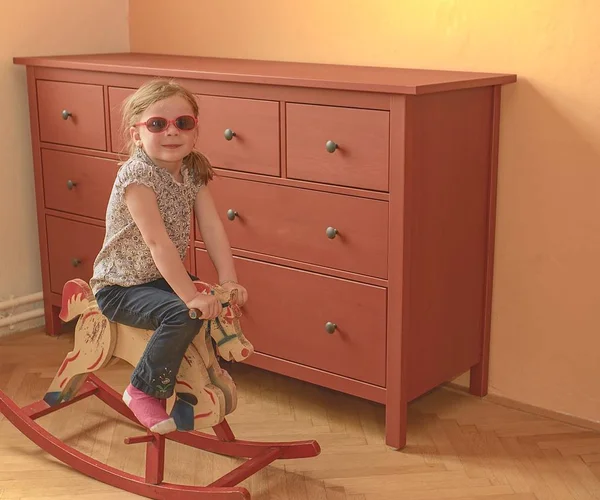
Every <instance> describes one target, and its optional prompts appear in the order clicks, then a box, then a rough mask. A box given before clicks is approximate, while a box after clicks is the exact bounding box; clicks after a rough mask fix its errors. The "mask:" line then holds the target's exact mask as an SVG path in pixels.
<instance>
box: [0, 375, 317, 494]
mask: <svg viewBox="0 0 600 500" xmlns="http://www.w3.org/2000/svg"><path fill="white" fill-rule="evenodd" d="M89 396H96V397H98V398H100V399H101V400H102V401H104V402H105V403H106V404H108V405H109V406H110V407H112V408H113V409H114V410H116V411H117V412H119V413H120V414H122V415H123V416H125V417H127V418H129V419H131V420H132V421H133V422H136V423H138V422H137V420H136V419H135V417H134V416H133V414H132V413H131V411H130V410H129V408H127V406H126V405H125V403H123V401H122V400H121V398H120V396H119V394H118V393H117V392H116V391H114V390H113V389H112V388H111V387H109V386H108V385H106V384H105V383H104V382H102V381H101V380H100V379H99V378H98V377H96V376H95V375H93V374H90V375H89V376H88V379H87V380H86V382H85V383H84V384H83V386H82V387H81V389H80V390H79V392H78V394H77V396H75V397H74V398H72V399H71V400H69V401H68V402H66V403H61V404H58V405H56V406H49V405H48V404H47V403H46V402H45V401H43V400H40V401H37V402H35V403H33V404H30V405H28V406H24V407H22V408H21V407H19V406H18V405H17V404H15V403H14V402H13V401H12V399H11V398H9V397H8V396H7V395H6V394H5V393H4V392H2V391H0V412H2V413H3V414H4V415H5V416H6V418H7V419H8V420H9V421H10V422H11V423H12V424H13V425H14V426H15V427H16V428H17V429H18V430H20V431H21V432H22V433H23V434H24V435H25V436H27V437H28V438H29V439H30V440H31V441H33V442H34V443H35V444H36V445H38V446H39V447H40V448H42V449H43V450H44V451H46V452H47V453H49V454H50V455H52V456H54V457H55V458H57V459H58V460H60V461H62V462H64V463H65V464H67V465H69V466H71V467H73V468H74V469H76V470H78V471H79V472H81V473H83V474H85V475H87V476H90V477H93V478H94V479H97V480H98V481H102V482H104V483H107V484H109V485H111V486H115V487H117V488H120V489H122V490H126V491H129V492H131V493H134V494H137V495H141V496H144V497H147V498H154V499H161V500H170V499H181V500H188V499H189V500H196V499H200V500H250V498H251V497H250V493H249V492H248V490H246V489H245V488H243V487H235V485H236V484H238V483H240V482H241V481H243V480H244V479H246V478H248V477H250V476H251V475H252V474H255V473H256V472H257V471H259V470H261V469H263V468H264V467H266V466H267V465H269V464H270V463H271V462H273V461H274V460H277V459H290V458H306V457H314V456H316V455H318V454H319V453H320V451H321V450H320V447H319V444H318V443H317V442H316V441H314V440H310V441H297V442H285V443H277V442H273V443H268V442H267V443H263V442H253V441H238V440H236V439H235V436H234V434H233V432H232V431H231V429H230V428H229V425H228V424H227V422H226V421H225V420H224V421H223V422H222V423H221V424H219V425H218V426H216V427H214V431H215V434H216V436H211V435H208V434H204V433H201V432H195V431H194V432H173V433H171V434H167V435H166V436H159V435H156V434H146V435H142V436H137V437H132V438H127V439H126V440H125V443H126V444H135V443H146V446H147V448H146V477H145V478H144V477H141V476H136V475H133V474H129V473H127V472H123V471H121V470H119V469H116V468H114V467H111V466H109V465H106V464H104V463H102V462H99V461H97V460H94V459H93V458H90V457H88V456H87V455H85V454H83V453H81V452H79V451H77V450H75V449H74V448H72V447H71V446H68V445H66V444H65V443H63V442H62V441H61V440H60V439H58V438H56V437H55V436H53V435H52V434H50V433H49V432H48V431H46V430H45V429H44V428H43V427H41V426H40V425H39V424H37V423H36V422H35V421H34V420H35V419H36V418H40V417H42V416H44V415H47V414H49V413H52V412H54V411H57V410H59V409H61V408H64V407H66V406H69V405H71V404H73V403H75V402H76V401H80V400H82V399H84V398H87V397H89ZM165 439H170V440H173V441H176V442H179V443H182V444H185V445H188V446H192V447H194V448H199V449H203V450H207V451H209V452H214V453H218V454H221V455H228V456H232V457H240V458H248V460H247V461H246V462H244V463H243V464H241V465H240V466H239V467H237V468H236V469H233V470H232V471H231V472H229V473H227V474H225V475H224V476H223V477H221V478H219V479H217V480H216V481H214V482H213V483H211V484H210V485H208V486H188V485H178V484H171V483H164V482H163V474H164V462H165Z"/></svg>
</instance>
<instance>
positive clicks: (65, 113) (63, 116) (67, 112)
mask: <svg viewBox="0 0 600 500" xmlns="http://www.w3.org/2000/svg"><path fill="white" fill-rule="evenodd" d="M61 115H62V119H63V120H68V119H69V116H73V113H71V112H70V111H67V110H66V109H63V110H62V113H61Z"/></svg>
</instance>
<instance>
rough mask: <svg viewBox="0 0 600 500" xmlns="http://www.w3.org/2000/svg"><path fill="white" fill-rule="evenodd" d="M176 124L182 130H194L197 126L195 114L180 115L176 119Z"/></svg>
mask: <svg viewBox="0 0 600 500" xmlns="http://www.w3.org/2000/svg"><path fill="white" fill-rule="evenodd" d="M175 126H176V127H177V128H178V129H180V130H192V129H193V128H194V127H195V126H196V120H195V119H194V117H193V116H188V115H186V116H180V117H179V118H177V120H175Z"/></svg>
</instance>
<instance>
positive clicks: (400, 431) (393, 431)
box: [385, 401, 407, 450]
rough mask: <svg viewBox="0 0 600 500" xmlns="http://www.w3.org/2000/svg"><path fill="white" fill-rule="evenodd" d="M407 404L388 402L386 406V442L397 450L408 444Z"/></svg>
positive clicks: (404, 402)
mask: <svg viewBox="0 0 600 500" xmlns="http://www.w3.org/2000/svg"><path fill="white" fill-rule="evenodd" d="M406 427H407V404H406V401H403V402H400V404H398V403H396V404H389V403H388V404H387V405H386V407H385V444H386V445H388V446H389V447H391V448H394V449H395V450H401V449H402V448H404V447H405V446H406Z"/></svg>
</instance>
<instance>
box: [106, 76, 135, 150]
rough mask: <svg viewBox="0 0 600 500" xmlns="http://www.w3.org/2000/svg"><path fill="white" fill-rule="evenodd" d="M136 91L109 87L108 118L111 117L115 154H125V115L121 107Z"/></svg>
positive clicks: (111, 146) (111, 134)
mask: <svg viewBox="0 0 600 500" xmlns="http://www.w3.org/2000/svg"><path fill="white" fill-rule="evenodd" d="M135 90H136V89H128V88H121V87H109V88H108V109H109V113H108V116H109V117H110V118H109V119H110V148H111V151H113V152H114V153H123V152H125V141H124V140H123V134H124V131H123V128H122V120H123V114H122V112H121V107H122V106H123V102H124V101H125V99H127V98H128V97H129V96H130V95H131V94H133V93H134V92H135Z"/></svg>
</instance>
